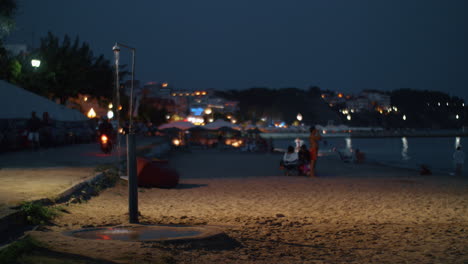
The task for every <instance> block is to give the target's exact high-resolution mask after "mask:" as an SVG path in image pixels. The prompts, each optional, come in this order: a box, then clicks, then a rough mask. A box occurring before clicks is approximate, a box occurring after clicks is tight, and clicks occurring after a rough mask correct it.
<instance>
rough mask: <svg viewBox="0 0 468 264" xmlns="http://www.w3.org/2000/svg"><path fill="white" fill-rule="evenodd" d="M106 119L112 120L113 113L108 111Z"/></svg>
mask: <svg viewBox="0 0 468 264" xmlns="http://www.w3.org/2000/svg"><path fill="white" fill-rule="evenodd" d="M107 118H109V119H112V118H114V112H113V111H112V110H109V112H107Z"/></svg>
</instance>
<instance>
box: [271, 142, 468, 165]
mask: <svg viewBox="0 0 468 264" xmlns="http://www.w3.org/2000/svg"><path fill="white" fill-rule="evenodd" d="M294 139H295V138H291V139H275V140H274V142H273V143H274V144H275V148H282V149H286V148H287V147H288V146H289V145H291V146H295V143H294ZM301 139H302V140H304V142H305V144H306V145H308V139H307V138H301ZM459 145H460V146H462V149H463V150H464V152H465V154H467V155H468V152H467V150H465V149H464V148H463V147H464V146H467V149H468V139H467V138H465V137H430V138H429V137H424V138H415V137H401V138H324V139H322V141H321V142H320V151H321V152H324V154H325V153H329V154H330V155H336V156H337V157H338V155H337V154H336V153H331V150H332V149H333V148H336V149H339V150H341V151H344V150H356V149H359V150H360V151H363V152H364V153H365V154H366V160H368V161H371V162H372V161H374V162H379V163H384V164H387V165H391V166H395V167H403V168H414V169H418V168H419V167H420V165H421V164H427V165H429V167H430V168H431V169H432V170H434V171H437V172H443V173H450V172H453V168H454V166H453V158H452V155H453V153H454V151H455V148H456V147H457V146H459ZM467 170H468V168H465V172H464V174H468V173H467Z"/></svg>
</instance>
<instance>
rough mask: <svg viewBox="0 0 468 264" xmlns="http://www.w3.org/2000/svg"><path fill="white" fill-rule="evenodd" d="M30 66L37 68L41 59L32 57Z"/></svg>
mask: <svg viewBox="0 0 468 264" xmlns="http://www.w3.org/2000/svg"><path fill="white" fill-rule="evenodd" d="M31 66H33V67H34V68H38V67H39V66H41V61H40V60H37V59H32V60H31Z"/></svg>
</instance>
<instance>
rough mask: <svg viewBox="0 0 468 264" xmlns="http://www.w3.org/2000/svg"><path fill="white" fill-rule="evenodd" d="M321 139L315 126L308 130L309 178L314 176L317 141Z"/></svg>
mask: <svg viewBox="0 0 468 264" xmlns="http://www.w3.org/2000/svg"><path fill="white" fill-rule="evenodd" d="M321 139H322V136H320V133H319V132H318V130H317V129H315V126H312V127H311V128H310V135H309V143H310V177H316V176H315V167H316V165H317V157H318V149H319V140H321Z"/></svg>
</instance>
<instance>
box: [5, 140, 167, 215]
mask: <svg viewBox="0 0 468 264" xmlns="http://www.w3.org/2000/svg"><path fill="white" fill-rule="evenodd" d="M163 141H164V139H163V138H160V137H144V138H143V137H142V138H138V139H137V146H138V148H140V149H141V148H142V147H144V146H148V145H151V144H153V143H160V142H163ZM123 143H125V142H123ZM120 154H121V156H120V159H121V160H122V161H123V160H125V157H126V148H125V145H124V144H122V147H121V151H120ZM118 161H119V155H118V151H114V152H112V153H111V154H110V155H109V154H104V153H102V151H101V150H100V148H99V145H98V144H97V143H92V144H79V145H70V146H63V147H58V148H50V149H42V150H39V151H20V152H9V153H2V154H0V217H2V216H3V215H5V214H8V213H10V211H11V210H10V209H9V208H8V207H11V206H14V205H17V204H19V203H20V202H22V201H30V200H37V199H43V198H53V197H55V196H57V195H58V194H60V193H62V192H64V191H66V190H67V189H69V188H71V187H73V186H74V185H76V184H78V183H80V182H82V181H85V180H88V179H91V178H93V177H95V175H96V172H95V169H96V166H98V165H99V164H117V163H118Z"/></svg>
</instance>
